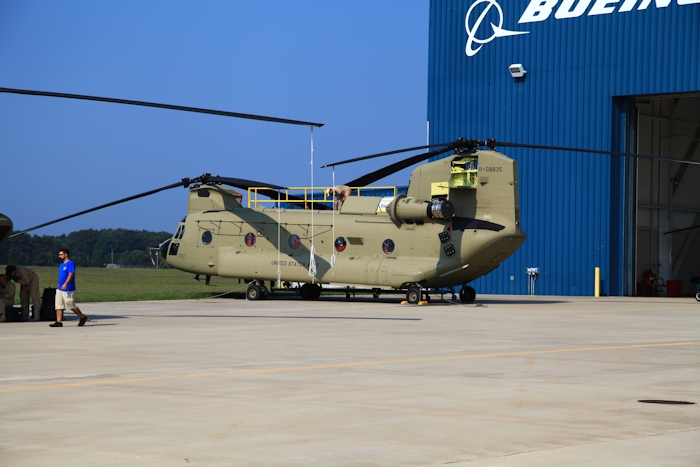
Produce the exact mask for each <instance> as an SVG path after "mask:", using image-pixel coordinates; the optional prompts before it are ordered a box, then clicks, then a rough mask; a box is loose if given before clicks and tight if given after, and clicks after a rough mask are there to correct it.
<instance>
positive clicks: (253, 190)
mask: <svg viewBox="0 0 700 467" xmlns="http://www.w3.org/2000/svg"><path fill="white" fill-rule="evenodd" d="M331 188H332V187H330V186H328V187H314V188H313V189H312V188H311V187H291V188H285V189H284V190H276V191H279V192H280V199H279V200H278V199H276V198H275V199H267V195H263V196H265V198H266V199H260V198H259V197H258V196H259V192H260V191H262V190H266V191H267V190H274V189H273V188H268V187H264V186H256V187H250V188H248V207H249V208H257V207H258V205H259V204H261V205H262V207H265V204H270V205H274V204H275V203H277V202H280V203H289V204H301V205H305V204H307V203H322V204H324V203H325V204H328V206H329V207H330V206H332V205H333V197H332V196H328V190H329V189H331ZM350 188H351V189H352V195H350V196H361V195H362V192H363V191H365V192H367V191H372V190H391V191H392V194H391V195H389V196H396V187H395V186H362V187H350ZM321 190H323V191H322V194H323V198H321V197H316V198H314V195H316V196H318V195H319V194H320V193H319V192H321ZM290 196H294V197H296V198H298V199H290V198H289V197H290Z"/></svg>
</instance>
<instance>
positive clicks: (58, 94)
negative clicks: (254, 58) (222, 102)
mask: <svg viewBox="0 0 700 467" xmlns="http://www.w3.org/2000/svg"><path fill="white" fill-rule="evenodd" d="M0 92H6V93H11V94H25V95H30V96H46V97H61V98H65V99H80V100H86V101H97V102H111V103H113V104H127V105H140V106H143V107H156V108H159V109H169V110H181V111H183V112H196V113H203V114H211V115H220V116H223V117H235V118H245V119H248V120H261V121H264V122H274V123H285V124H288V125H303V126H315V127H319V128H320V127H322V126H323V125H324V124H323V123H313V122H304V121H301V120H290V119H287V118H277V117H267V116H264V115H254V114H244V113H238V112H227V111H224V110H211V109H202V108H199V107H187V106H183V105H170V104H160V103H157V102H144V101H134V100H129V99H115V98H112V97H98V96H86V95H82V94H66V93H62V92H49V91H32V90H28V89H12V88H0Z"/></svg>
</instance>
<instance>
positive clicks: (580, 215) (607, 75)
mask: <svg viewBox="0 0 700 467" xmlns="http://www.w3.org/2000/svg"><path fill="white" fill-rule="evenodd" d="M689 1H696V3H694V4H689ZM698 1H700V0H672V1H670V2H667V1H665V0H660V1H655V0H652V1H651V3H650V4H649V5H648V6H647V8H646V9H644V10H639V9H638V8H639V7H640V6H641V5H644V3H645V2H644V1H643V0H639V1H638V2H636V4H635V5H634V8H633V9H632V10H631V11H627V12H620V11H618V10H619V9H621V8H623V5H630V4H631V3H633V2H632V1H631V0H625V1H621V2H614V1H608V2H596V1H595V0H594V1H590V2H589V1H586V0H579V1H575V2H568V3H572V4H573V7H572V8H577V7H579V6H584V5H585V4H587V5H588V6H587V7H586V8H585V10H584V13H583V14H582V15H581V16H579V17H575V18H565V19H557V17H556V16H557V9H558V8H559V6H560V5H561V4H562V3H567V2H563V1H559V2H553V1H552V0H549V1H543V0H533V2H532V3H533V4H536V5H540V6H541V5H542V4H547V5H551V4H552V3H555V4H556V6H554V8H553V9H552V12H551V14H550V15H549V16H546V14H541V15H540V19H542V20H541V21H537V22H529V23H519V20H520V19H521V16H522V15H523V12H524V11H525V10H526V8H527V7H528V5H530V3H531V2H529V1H507V0H431V5H430V57H429V90H428V120H429V122H430V141H431V143H438V142H446V141H452V140H454V139H456V138H458V137H464V138H478V139H486V138H490V137H494V138H496V139H497V140H501V141H508V142H518V143H529V144H545V145H553V146H570V147H582V148H591V149H607V150H626V149H627V145H628V144H629V141H628V139H626V138H625V136H624V128H622V129H621V128H620V125H624V122H625V117H624V113H622V114H621V112H620V109H621V108H624V107H625V104H624V99H619V96H639V95H651V94H662V93H686V92H697V91H699V90H700V3H697V2H698ZM679 2H680V3H682V5H679V4H678V3H679ZM659 3H662V4H663V3H668V6H667V7H665V8H660V7H658V6H657V4H659ZM597 4H600V5H603V6H605V7H606V8H608V9H612V10H611V11H612V12H611V13H609V14H603V15H592V16H591V15H589V14H588V13H589V12H590V11H591V9H592V8H593V5H597ZM470 9H471V13H470V14H469V28H470V29H471V30H472V31H471V32H472V36H473V39H476V42H474V41H472V42H470V41H469V35H468V32H467V28H466V27H465V19H466V18H467V13H468V12H469V11H470ZM545 11H546V10H545ZM484 12H485V14H484ZM501 12H502V14H501ZM482 14H483V18H482V19H481V22H480V23H479V24H477V23H478V21H479V18H480V17H481V16H482ZM545 17H546V18H545ZM491 23H493V25H495V26H499V25H500V28H502V29H501V30H506V31H514V32H527V34H517V35H515V34H509V33H507V32H506V33H500V34H495V33H494V26H493V25H492V24H491ZM479 41H480V42H479ZM479 45H481V48H480V49H479V50H478V52H476V53H475V54H473V55H472V56H467V54H466V52H465V50H466V48H467V47H470V48H471V49H472V50H476V48H477V47H478V46H479ZM514 63H522V64H523V66H524V68H525V70H526V71H527V74H526V76H525V77H524V78H519V79H514V78H513V77H511V75H510V73H509V72H508V66H509V65H511V64H514ZM621 131H622V133H620V132H621ZM503 152H504V153H505V154H507V155H508V156H510V157H513V158H515V159H516V160H518V167H519V171H520V190H521V198H520V203H521V215H522V227H523V230H524V231H525V232H526V233H527V236H528V238H527V240H526V242H525V244H524V245H523V246H522V248H521V249H520V250H519V251H518V252H517V253H516V254H515V255H514V256H513V257H511V258H509V259H508V260H507V261H505V262H504V263H503V264H502V265H501V266H500V267H499V268H498V269H496V270H495V271H493V272H492V273H490V274H489V275H487V276H485V277H483V278H481V279H478V280H477V281H476V282H475V283H474V284H472V285H473V286H474V287H475V288H476V290H477V292H480V293H516V294H525V293H527V276H526V274H525V268H526V267H539V268H540V276H539V278H538V281H537V283H536V293H537V294H538V295H540V294H546V295H592V294H593V287H594V284H593V278H594V269H595V267H596V266H598V267H600V268H601V277H602V278H603V280H604V284H603V291H604V292H605V293H607V294H613V295H619V294H621V293H622V290H623V281H624V280H625V278H624V277H623V268H624V264H625V260H624V255H623V252H621V251H620V250H621V249H622V248H623V246H624V242H623V240H622V235H624V231H625V225H624V222H623V217H624V216H625V215H627V213H625V212H624V203H623V202H622V201H623V200H624V199H625V197H624V193H623V191H624V190H625V188H626V187H625V173H626V171H627V169H626V167H625V165H624V163H623V162H621V161H620V160H619V159H615V158H612V157H608V156H602V155H587V154H583V153H568V152H555V151H542V150H527V149H511V148H508V149H507V150H503ZM511 278H512V279H511Z"/></svg>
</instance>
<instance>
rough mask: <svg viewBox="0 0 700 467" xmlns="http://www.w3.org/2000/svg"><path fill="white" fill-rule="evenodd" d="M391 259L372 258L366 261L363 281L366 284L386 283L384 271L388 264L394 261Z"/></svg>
mask: <svg viewBox="0 0 700 467" xmlns="http://www.w3.org/2000/svg"><path fill="white" fill-rule="evenodd" d="M395 261H396V260H392V259H386V258H384V259H382V258H372V259H370V260H369V261H367V267H366V269H365V283H367V284H378V285H385V284H386V272H387V270H388V269H389V264H390V263H392V262H395Z"/></svg>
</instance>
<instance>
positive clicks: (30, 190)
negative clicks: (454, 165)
mask: <svg viewBox="0 0 700 467" xmlns="http://www.w3.org/2000/svg"><path fill="white" fill-rule="evenodd" d="M428 8H429V0H384V1H377V0H374V1H370V0H353V1H351V2H339V1H326V0H294V1H283V0H276V1H272V0H257V1H253V2H251V1H243V0H237V1H233V0H232V1H203V2H192V1H187V2H186V1H146V0H140V1H119V2H108V1H96V0H90V1H63V2H55V1H32V0H2V1H0V87H7V88H19V89H32V90H44V91H53V92H64V93H74V94H87V95H96V96H107V97H116V98H122V99H133V100H144V101H151V102H162V103H169V104H178V105H185V106H193V107H205V108H212V109H217V110H228V111H232V112H241V113H252V114H261V115H269V116H276V117H283V118H290V119H298V120H305V121H312V122H321V123H325V126H324V127H322V128H320V129H315V130H314V140H315V161H316V163H315V172H314V177H315V181H316V183H315V184H316V185H330V184H331V172H330V170H329V169H320V168H319V167H320V166H321V165H323V164H325V163H328V162H334V161H338V160H342V159H346V158H351V157H357V156H362V155H366V154H372V153H376V152H382V151H387V150H392V149H397V148H402V147H409V146H417V145H421V144H424V143H425V141H426V106H427V67H428ZM309 141H310V138H309V129H308V128H307V127H297V126H287V125H281V124H276V123H267V122H256V121H248V120H240V119H232V118H226V117H218V116H210V115H201V114H192V113H184V112H175V111H170V110H161V109H150V108H141V107H130V106H124V105H117V104H107V103H98V102H83V101H73V100H66V99H57V98H49V97H34V96H21V95H11V94H0V167H1V168H0V171H1V176H2V178H1V181H0V187H1V188H2V193H3V196H2V198H0V213H3V214H5V215H8V216H9V217H10V218H11V219H12V220H13V222H14V225H15V229H17V230H22V229H26V228H29V227H32V226H34V225H37V224H41V223H43V222H46V221H49V220H52V219H55V218H58V217H62V216H64V215H68V214H71V213H73V212H77V211H80V210H83V209H87V208H90V207H93V206H96V205H99V204H103V203H106V202H109V201H113V200H115V199H119V198H122V197H126V196H130V195H133V194H136V193H140V192H143V191H147V190H150V189H154V188H158V187H161V186H164V185H168V184H171V183H175V182H177V181H178V180H180V179H181V178H183V177H194V176H197V175H201V174H202V173H204V172H210V173H212V174H214V175H221V176H229V177H241V178H247V179H253V180H261V181H265V182H269V183H274V184H278V185H283V186H308V185H309V184H310V176H311V175H310V164H309V158H310V147H309V146H310V143H309ZM399 158H400V156H392V157H390V158H384V159H381V160H380V161H379V162H363V163H360V164H354V165H347V166H342V167H339V168H338V169H336V181H337V182H343V181H348V180H352V179H354V178H356V177H358V176H360V175H363V174H365V173H367V172H370V171H372V170H375V169H377V168H379V166H380V164H388V163H390V162H394V161H396V160H399ZM409 174H410V170H407V171H403V172H401V173H399V174H397V175H395V176H393V177H391V178H388V179H387V180H386V182H383V183H390V184H406V183H407V182H408V176H409ZM186 193H187V192H186V190H184V189H182V188H176V189H173V190H169V191H165V192H162V193H160V194H157V195H154V196H151V197H149V198H145V199H142V200H138V201H134V202H131V203H126V204H124V205H120V206H116V207H112V208H108V209H106V210H104V211H100V212H96V213H92V214H88V215H86V216H82V217H80V218H77V219H73V220H69V221H65V222H63V223H59V224H56V225H54V226H50V227H47V228H44V229H41V230H37V231H35V232H33V233H34V234H38V235H58V234H62V233H69V232H72V231H75V230H80V229H86V228H95V229H102V228H118V227H122V228H129V229H146V230H156V231H157V230H166V231H172V230H174V228H175V227H176V225H177V222H178V221H179V220H180V219H181V218H182V217H183V216H184V215H185V212H186V208H187V195H186Z"/></svg>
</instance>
